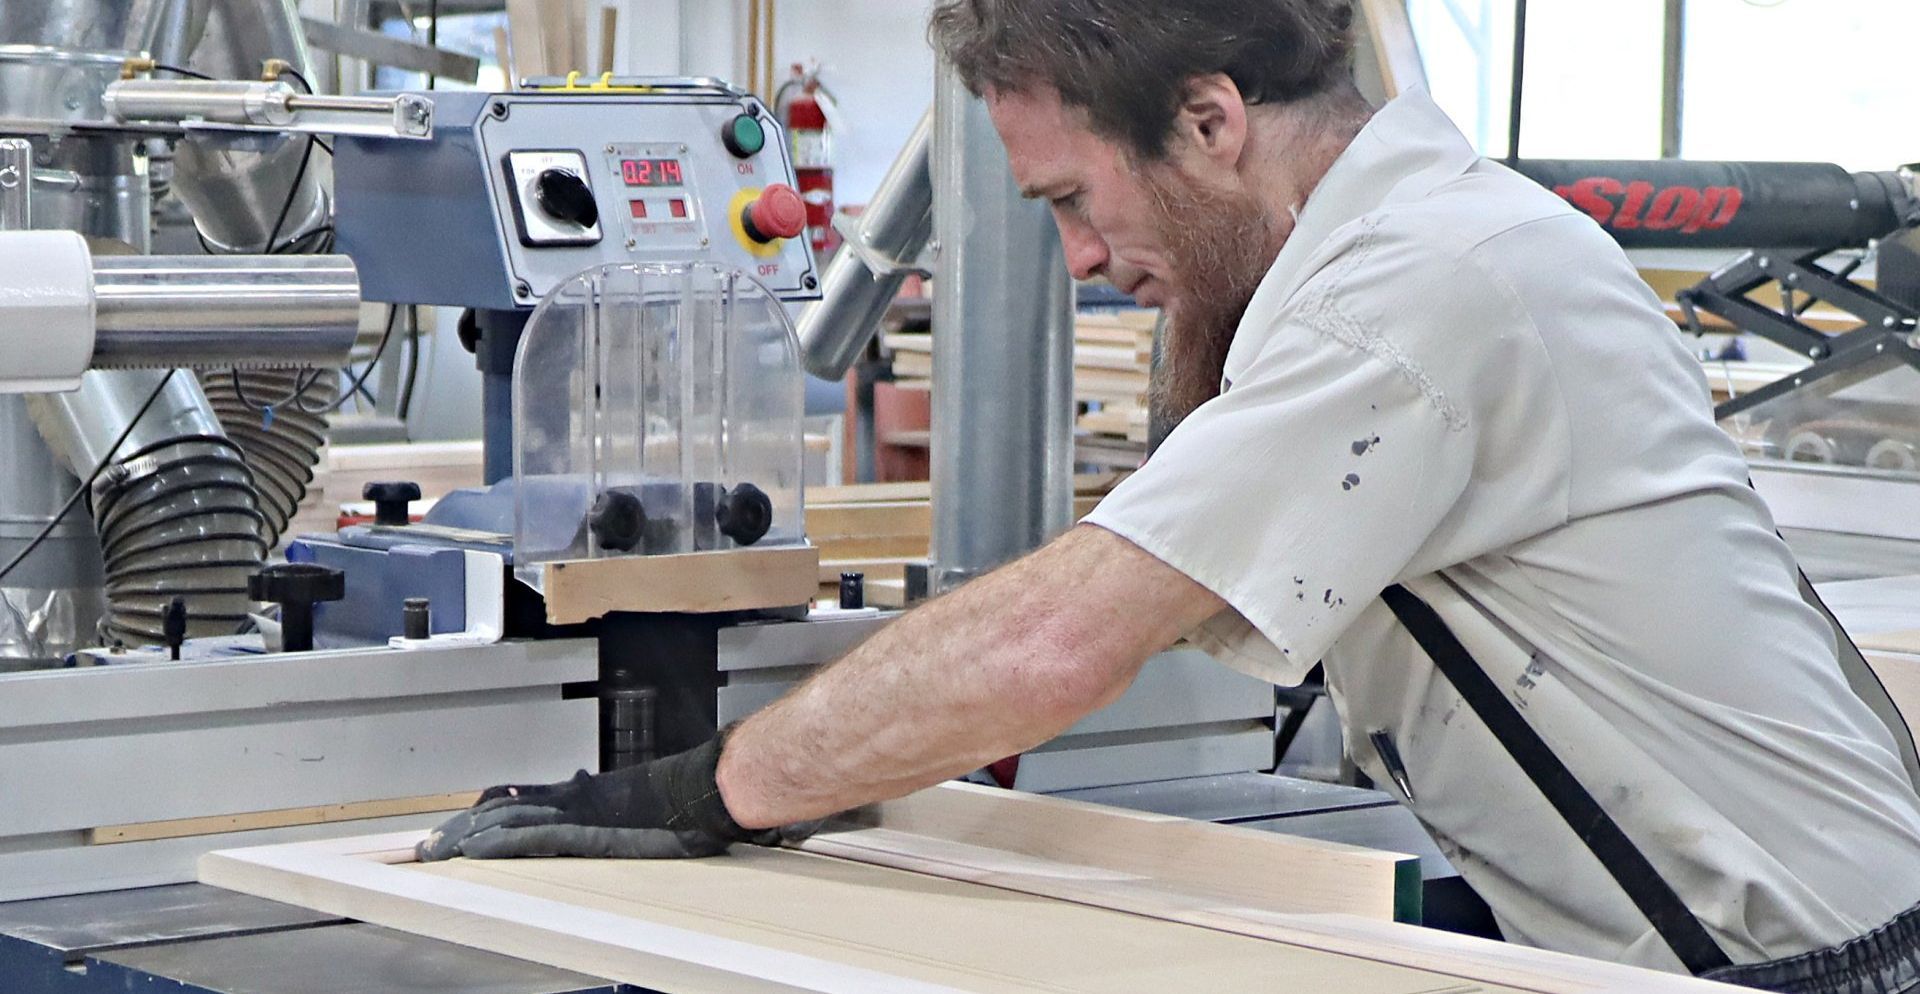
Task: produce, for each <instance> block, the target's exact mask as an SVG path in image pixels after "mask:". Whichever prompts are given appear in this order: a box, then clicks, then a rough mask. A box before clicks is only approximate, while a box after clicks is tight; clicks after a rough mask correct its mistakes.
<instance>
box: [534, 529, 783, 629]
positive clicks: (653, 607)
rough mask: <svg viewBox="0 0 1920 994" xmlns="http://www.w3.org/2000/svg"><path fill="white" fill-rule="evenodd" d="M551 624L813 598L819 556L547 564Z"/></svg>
mask: <svg viewBox="0 0 1920 994" xmlns="http://www.w3.org/2000/svg"><path fill="white" fill-rule="evenodd" d="M546 571H547V575H546V591H545V593H546V605H547V621H548V622H549V623H550V624H555V625H570V624H575V623H578V622H582V621H588V620H591V619H593V618H598V617H600V616H601V615H604V614H608V613H610V612H613V611H644V612H668V613H684V614H714V613H717V612H721V611H752V610H760V609H765V608H778V607H794V606H797V605H801V604H806V603H808V602H810V601H812V600H813V596H814V593H815V591H816V590H817V589H818V586H819V573H820V550H818V549H815V548H814V547H812V546H810V545H803V546H788V547H784V548H768V549H728V550H726V551H723V552H691V553H686V554H684V555H667V556H620V557H615V558H610V559H569V560H564V561H561V562H553V563H548V564H546Z"/></svg>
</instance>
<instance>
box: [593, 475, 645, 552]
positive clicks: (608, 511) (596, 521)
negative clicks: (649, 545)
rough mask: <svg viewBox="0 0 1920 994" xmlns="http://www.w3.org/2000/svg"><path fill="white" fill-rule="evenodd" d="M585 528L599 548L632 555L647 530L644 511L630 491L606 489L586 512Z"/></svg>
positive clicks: (638, 499) (638, 500)
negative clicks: (589, 531)
mask: <svg viewBox="0 0 1920 994" xmlns="http://www.w3.org/2000/svg"><path fill="white" fill-rule="evenodd" d="M587 527H588V528H589V529H591V530H592V532H593V537H594V538H595V539H596V540H598V541H599V543H600V547H601V548H602V549H611V550H613V551H614V552H631V551H633V549H634V547H636V546H638V545H639V544H640V536H641V534H642V533H643V532H644V531H645V530H646V527H647V512H646V509H645V508H643V507H641V506H640V498H638V497H635V496H634V495H633V494H632V493H631V492H629V491H626V490H605V491H602V492H601V494H600V496H598V497H596V498H594V500H593V509H592V510H590V511H588V512H587Z"/></svg>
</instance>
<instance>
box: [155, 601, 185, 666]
mask: <svg viewBox="0 0 1920 994" xmlns="http://www.w3.org/2000/svg"><path fill="white" fill-rule="evenodd" d="M160 637H161V638H162V639H164V640H165V641H166V643H167V654H168V655H169V656H170V657H172V658H173V659H176V660H177V659H179V658H180V645H181V643H183V642H185V641H186V640H187V599H186V598H184V597H175V598H173V599H172V600H169V601H167V606H166V607H163V608H161V609H160Z"/></svg>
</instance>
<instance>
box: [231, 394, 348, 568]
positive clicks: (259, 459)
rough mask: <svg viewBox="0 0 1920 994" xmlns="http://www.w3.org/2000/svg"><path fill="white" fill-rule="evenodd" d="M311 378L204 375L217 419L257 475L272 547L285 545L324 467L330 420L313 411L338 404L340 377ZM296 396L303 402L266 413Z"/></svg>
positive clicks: (268, 542)
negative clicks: (284, 539)
mask: <svg viewBox="0 0 1920 994" xmlns="http://www.w3.org/2000/svg"><path fill="white" fill-rule="evenodd" d="M310 375H311V374H303V373H301V372H300V371H299V370H291V369H241V370H233V369H223V370H218V371H215V372H203V373H201V374H200V385H201V387H202V388H203V389H205V390H206V393H207V400H209V401H211V402H212V404H213V413H214V416H215V417H217V418H219V419H220V426H221V427H222V428H224V429H226V433H227V438H228V439H230V440H232V441H233V442H234V443H236V444H237V445H238V446H239V449H240V453H241V455H242V456H243V457H244V458H245V460H246V463H247V468H248V469H250V470H252V471H253V480H254V487H255V490H256V491H257V492H258V494H259V497H260V512H261V514H262V515H263V516H264V519H265V521H266V528H267V533H266V539H267V545H268V547H269V548H272V547H274V546H277V545H279V544H280V539H281V537H282V535H283V534H284V533H285V532H286V530H287V522H289V521H291V520H292V519H293V516H294V513H295V512H296V511H297V510H298V509H299V507H300V502H301V501H302V500H304V499H305V498H306V496H307V487H308V486H310V485H311V484H312V483H313V473H314V467H315V466H317V465H319V463H320V447H321V446H322V445H323V444H325V443H326V440H327V419H326V417H325V415H322V414H316V413H310V411H323V410H325V409H326V408H327V406H328V405H330V404H331V403H332V402H333V399H334V394H335V391H336V389H337V387H336V386H335V381H336V378H337V374H335V373H333V372H327V373H324V374H321V375H320V376H319V379H317V380H313V381H312V382H311V383H308V380H307V379H303V376H306V377H309V378H310ZM236 377H237V378H238V379H239V383H238V384H237V385H236V384H235V382H234V380H235V378H236ZM303 383H306V384H308V385H307V386H306V389H305V390H304V391H303V390H301V389H300V388H301V385H302V384H303ZM296 394H297V395H298V397H299V403H285V404H276V405H275V406H274V408H273V413H272V415H271V416H268V415H267V414H266V412H264V411H262V410H261V406H262V405H264V404H268V403H271V402H274V401H277V400H280V399H281V398H286V397H292V396H295V395H296ZM303 406H304V408H305V409H303Z"/></svg>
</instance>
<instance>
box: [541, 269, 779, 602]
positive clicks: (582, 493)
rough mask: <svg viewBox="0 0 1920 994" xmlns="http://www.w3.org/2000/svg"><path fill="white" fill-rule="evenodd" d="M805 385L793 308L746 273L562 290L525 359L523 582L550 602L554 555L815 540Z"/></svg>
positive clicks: (698, 273) (619, 280)
mask: <svg viewBox="0 0 1920 994" xmlns="http://www.w3.org/2000/svg"><path fill="white" fill-rule="evenodd" d="M803 377H804V374H803V373H802V372H801V368H800V357H799V344H798V341H797V340H796V338H795V336H794V331H793V325H792V323H791V321H790V320H789V319H788V317H787V312H786V310H785V308H783V307H782V306H781V304H780V301H779V300H778V299H777V298H776V297H775V296H774V295H773V293H772V292H771V291H769V290H768V289H767V288H766V287H765V286H763V285H762V284H761V283H760V282H759V281H758V280H756V279H754V278H753V277H752V276H751V275H749V274H747V273H745V272H742V271H740V270H737V269H733V268H731V267H726V266H719V265H714V264H711V263H671V264H650V265H612V266H602V267H599V268H596V269H590V270H587V271H585V272H583V273H580V274H579V275H577V276H574V277H573V278H571V279H569V280H567V281H566V282H565V283H562V284H561V285H560V286H559V287H557V288H555V289H554V291H553V292H552V293H551V294H549V295H548V296H547V299H546V300H544V301H543V302H541V304H540V305H539V307H537V308H535V310H534V312H533V315H532V317H530V318H529V319H528V321H527V326H526V330H525V332H524V333H523V334H522V336H521V339H520V346H519V351H518V353H517V354H516V357H515V360H514V373H513V419H514V435H513V469H514V477H515V486H514V509H513V510H514V536H513V537H514V572H515V575H516V576H517V577H518V578H519V579H520V580H521V581H522V582H524V583H526V584H527V585H529V586H531V587H533V588H534V589H536V590H541V591H542V592H544V589H545V584H544V576H545V564H546V563H550V562H554V561H560V560H578V559H602V558H607V557H612V556H640V555H670V554H676V553H691V552H709V551H714V552H718V551H724V550H728V549H736V548H742V547H746V546H754V547H765V546H781V545H795V544H801V543H804V542H805V541H806V537H805V534H804V519H803V517H802V506H803V503H802V501H803V494H802V483H801V480H802V472H803V471H802V460H803V458H804V452H803V443H802V436H801V431H802V427H801V424H802V417H803V415H804V413H805V409H804V391H805V381H804V378H803ZM756 494H758V495H760V496H755V495H756Z"/></svg>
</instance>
